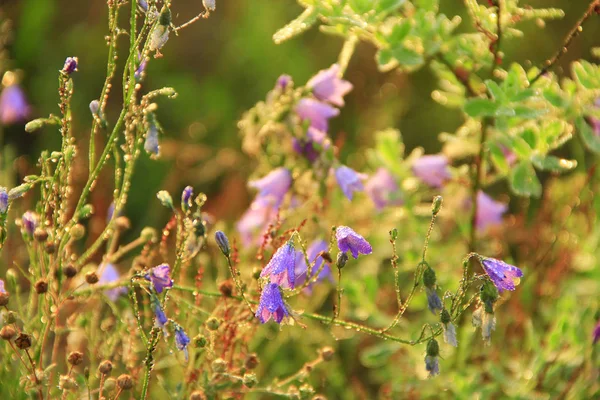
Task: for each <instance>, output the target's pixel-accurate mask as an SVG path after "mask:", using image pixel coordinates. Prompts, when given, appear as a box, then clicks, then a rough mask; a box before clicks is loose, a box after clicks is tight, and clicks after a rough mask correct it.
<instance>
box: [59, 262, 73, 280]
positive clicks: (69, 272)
mask: <svg viewBox="0 0 600 400" xmlns="http://www.w3.org/2000/svg"><path fill="white" fill-rule="evenodd" d="M62 272H63V274H64V275H65V276H66V277H67V278H72V277H74V276H75V275H77V268H75V266H73V264H69V265H67V266H65V267H63V269H62Z"/></svg>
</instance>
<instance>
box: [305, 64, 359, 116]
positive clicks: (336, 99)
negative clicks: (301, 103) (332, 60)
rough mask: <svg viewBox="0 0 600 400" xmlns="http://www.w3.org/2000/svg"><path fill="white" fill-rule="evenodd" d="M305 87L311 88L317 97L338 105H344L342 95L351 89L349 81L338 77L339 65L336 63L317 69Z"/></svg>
mask: <svg viewBox="0 0 600 400" xmlns="http://www.w3.org/2000/svg"><path fill="white" fill-rule="evenodd" d="M306 87H308V88H309V89H312V92H313V94H314V95H315V97H316V98H317V99H319V100H321V101H327V102H329V103H331V104H335V105H336V106H339V107H343V106H344V96H345V95H346V93H348V92H349V91H351V90H352V84H351V83H350V82H348V81H345V80H343V79H340V66H339V65H337V64H333V65H332V66H331V67H329V69H324V70H321V71H319V72H318V73H317V75H315V76H313V77H312V78H311V79H310V80H309V81H308V83H307V84H306Z"/></svg>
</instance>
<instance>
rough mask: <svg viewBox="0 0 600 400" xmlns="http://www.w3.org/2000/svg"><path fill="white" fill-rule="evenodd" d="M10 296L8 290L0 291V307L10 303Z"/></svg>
mask: <svg viewBox="0 0 600 400" xmlns="http://www.w3.org/2000/svg"><path fill="white" fill-rule="evenodd" d="M9 298H10V294H8V292H1V293H0V307H4V306H5V305H7V304H8V299H9Z"/></svg>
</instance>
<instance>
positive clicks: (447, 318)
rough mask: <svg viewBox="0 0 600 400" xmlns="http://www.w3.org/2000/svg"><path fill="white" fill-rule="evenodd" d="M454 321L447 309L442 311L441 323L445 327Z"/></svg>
mask: <svg viewBox="0 0 600 400" xmlns="http://www.w3.org/2000/svg"><path fill="white" fill-rule="evenodd" d="M451 321H452V318H451V316H450V313H449V312H448V310H446V309H445V308H444V309H443V310H442V312H441V314H440V322H441V323H442V324H444V325H446V324H449V323H450V322H451Z"/></svg>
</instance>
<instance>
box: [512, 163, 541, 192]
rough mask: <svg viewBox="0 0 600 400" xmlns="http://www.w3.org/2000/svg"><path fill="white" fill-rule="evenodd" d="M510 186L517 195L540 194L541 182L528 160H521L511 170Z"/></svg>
mask: <svg viewBox="0 0 600 400" xmlns="http://www.w3.org/2000/svg"><path fill="white" fill-rule="evenodd" d="M510 186H511V188H512V190H513V191H514V192H515V193H516V194H517V195H519V196H525V197H531V196H533V197H540V196H541V195H542V184H541V183H540V181H539V179H538V177H537V175H536V174H535V169H533V166H532V165H531V163H530V162H529V161H521V162H520V163H519V164H517V166H516V167H515V168H514V169H513V170H512V173H511V175H510Z"/></svg>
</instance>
